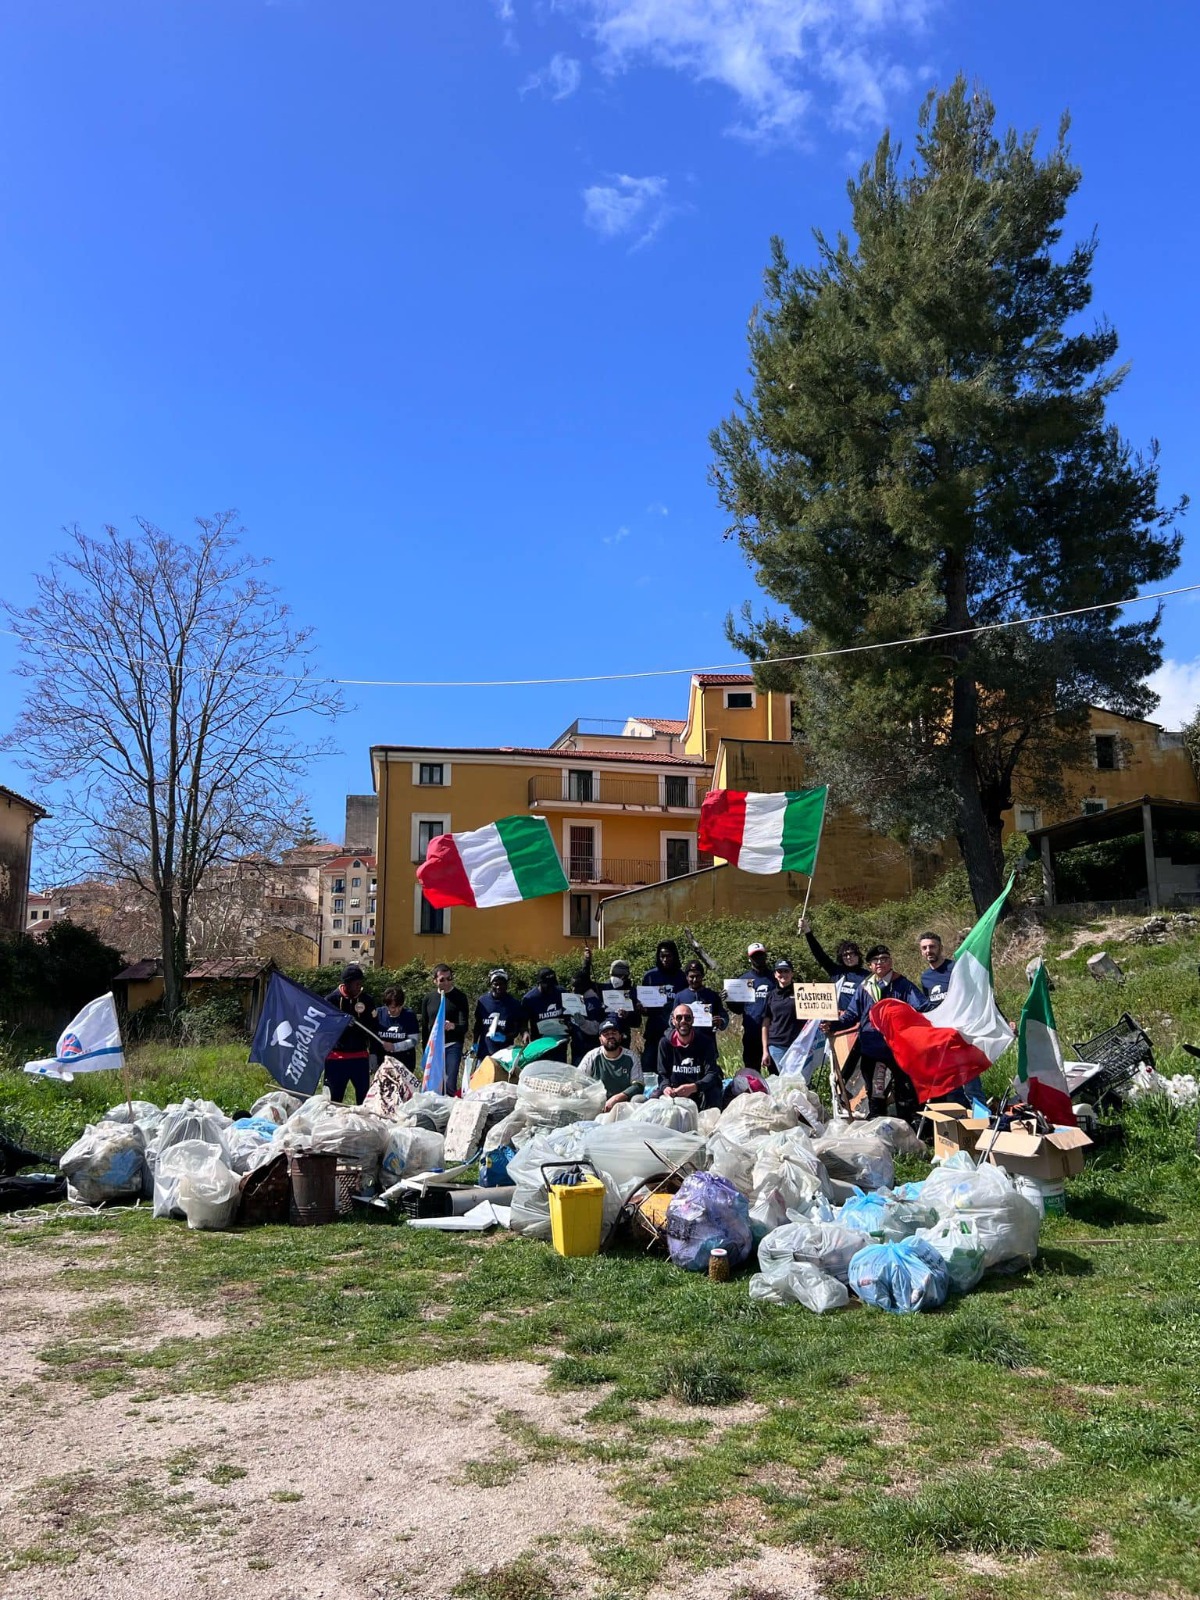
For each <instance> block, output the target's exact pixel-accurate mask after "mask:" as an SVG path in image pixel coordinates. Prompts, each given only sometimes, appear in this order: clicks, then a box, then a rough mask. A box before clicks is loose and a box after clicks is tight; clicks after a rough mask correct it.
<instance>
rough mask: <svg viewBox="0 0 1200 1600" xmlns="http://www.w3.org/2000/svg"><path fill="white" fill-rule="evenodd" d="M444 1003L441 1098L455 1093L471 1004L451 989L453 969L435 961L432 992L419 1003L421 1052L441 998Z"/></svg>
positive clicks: (469, 1019) (460, 993)
mask: <svg viewBox="0 0 1200 1600" xmlns="http://www.w3.org/2000/svg"><path fill="white" fill-rule="evenodd" d="M443 995H444V996H445V999H446V1082H445V1087H444V1088H443V1090H442V1092H443V1094H457V1093H458V1069H459V1068H460V1066H461V1065H462V1053H463V1045H464V1043H465V1042H466V1038H467V1030H468V1029H469V1028H470V1026H471V1002H470V1001H469V1000H468V999H467V997H466V995H465V994H464V993H463V992H462V990H461V989H456V988H455V987H454V968H453V967H448V966H447V965H446V963H445V962H444V961H439V962H438V964H437V966H436V967H434V969H433V988H432V990H431V991H430V992H429V994H427V995H426V996H425V998H424V999H423V1000H422V1001H421V1051H422V1054H424V1051H425V1047H426V1045H428V1043H429V1035H430V1034H431V1033H432V1032H433V1025H434V1023H435V1022H436V1021H437V1014H438V1007H439V1006H440V1005H441V1003H442V997H443Z"/></svg>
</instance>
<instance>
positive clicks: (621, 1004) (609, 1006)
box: [600, 989, 633, 1015]
mask: <svg viewBox="0 0 1200 1600" xmlns="http://www.w3.org/2000/svg"><path fill="white" fill-rule="evenodd" d="M600 998H601V1000H602V1001H603V1002H604V1009H605V1011H611V1012H613V1013H614V1014H616V1015H621V1014H623V1013H624V1012H627V1011H632V1010H633V996H632V995H631V994H630V993H629V992H628V991H627V990H625V989H602V990H601V991H600Z"/></svg>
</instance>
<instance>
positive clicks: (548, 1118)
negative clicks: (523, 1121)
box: [517, 1061, 608, 1128]
mask: <svg viewBox="0 0 1200 1600" xmlns="http://www.w3.org/2000/svg"><path fill="white" fill-rule="evenodd" d="M607 1099H608V1095H607V1093H606V1091H605V1088H604V1085H603V1083H601V1082H600V1080H599V1078H593V1077H591V1076H590V1074H588V1073H586V1072H580V1071H579V1070H578V1069H577V1068H576V1067H568V1066H567V1065H566V1064H565V1062H561V1061H535V1062H533V1063H532V1064H531V1065H530V1066H528V1067H526V1068H525V1069H524V1071H523V1072H522V1073H521V1076H520V1078H519V1079H518V1081H517V1109H518V1110H519V1111H523V1112H524V1113H525V1115H526V1117H527V1118H528V1119H529V1120H530V1121H531V1122H537V1123H539V1124H540V1125H541V1126H542V1127H545V1128H563V1127H566V1126H567V1125H568V1124H569V1123H572V1122H589V1121H591V1119H592V1118H593V1117H595V1116H597V1115H598V1114H599V1113H600V1112H601V1111H603V1110H604V1102H605V1100H607Z"/></svg>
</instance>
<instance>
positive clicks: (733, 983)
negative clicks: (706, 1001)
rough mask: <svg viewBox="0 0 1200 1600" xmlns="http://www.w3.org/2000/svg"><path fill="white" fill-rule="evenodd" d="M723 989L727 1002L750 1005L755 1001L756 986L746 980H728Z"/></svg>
mask: <svg viewBox="0 0 1200 1600" xmlns="http://www.w3.org/2000/svg"><path fill="white" fill-rule="evenodd" d="M722 987H723V988H724V990H725V998H726V1000H732V1001H733V1002H734V1004H735V1005H739V1006H745V1005H750V1004H752V1003H753V1001H754V985H753V984H752V983H750V982H749V981H748V980H747V979H746V978H726V979H725V982H724V984H723V985H722Z"/></svg>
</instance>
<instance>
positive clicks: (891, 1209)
mask: <svg viewBox="0 0 1200 1600" xmlns="http://www.w3.org/2000/svg"><path fill="white" fill-rule="evenodd" d="M839 1215H840V1217H841V1220H842V1221H843V1222H844V1223H846V1225H847V1226H848V1227H851V1228H861V1229H862V1230H863V1232H864V1233H869V1234H870V1235H871V1237H872V1238H875V1239H880V1240H882V1241H883V1242H884V1243H885V1244H887V1243H889V1242H893V1241H895V1240H896V1239H907V1238H910V1237H911V1236H912V1235H913V1234H914V1233H916V1231H917V1229H918V1228H928V1227H931V1226H932V1225H933V1223H934V1222H936V1221H937V1212H936V1211H935V1210H934V1208H933V1207H932V1206H931V1205H929V1204H928V1203H927V1202H925V1201H924V1200H902V1199H901V1198H900V1196H899V1195H897V1194H895V1193H894V1192H893V1191H892V1190H891V1189H876V1190H874V1191H873V1192H872V1193H871V1194H865V1193H864V1192H863V1190H861V1189H859V1190H858V1191H857V1192H856V1193H855V1194H854V1195H853V1196H852V1198H851V1199H849V1200H847V1201H846V1202H845V1203H844V1204H843V1206H842V1209H841V1212H840V1213H839Z"/></svg>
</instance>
